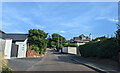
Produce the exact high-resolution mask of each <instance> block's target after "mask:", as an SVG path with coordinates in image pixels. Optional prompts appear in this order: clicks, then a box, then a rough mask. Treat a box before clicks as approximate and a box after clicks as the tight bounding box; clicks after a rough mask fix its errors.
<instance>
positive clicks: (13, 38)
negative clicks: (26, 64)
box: [1, 33, 28, 59]
mask: <svg viewBox="0 0 120 73" xmlns="http://www.w3.org/2000/svg"><path fill="white" fill-rule="evenodd" d="M1 34H2V37H1V39H2V40H3V41H4V47H3V48H4V55H5V59H10V58H11V57H16V58H23V57H26V51H27V37H28V34H8V33H1Z"/></svg>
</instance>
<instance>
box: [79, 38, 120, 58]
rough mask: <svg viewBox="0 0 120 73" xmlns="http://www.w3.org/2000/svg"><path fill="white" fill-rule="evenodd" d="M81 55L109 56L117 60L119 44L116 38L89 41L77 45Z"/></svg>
mask: <svg viewBox="0 0 120 73" xmlns="http://www.w3.org/2000/svg"><path fill="white" fill-rule="evenodd" d="M79 50H80V52H81V55H82V56H83V57H98V58H111V59H114V60H117V58H118V50H119V45H118V44H117V42H116V40H115V39H113V38H111V39H106V40H103V41H99V42H89V43H87V44H85V45H81V46H79Z"/></svg>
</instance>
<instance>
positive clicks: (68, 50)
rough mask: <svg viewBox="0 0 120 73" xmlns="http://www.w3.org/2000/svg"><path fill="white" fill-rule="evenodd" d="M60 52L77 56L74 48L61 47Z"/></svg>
mask: <svg viewBox="0 0 120 73" xmlns="http://www.w3.org/2000/svg"><path fill="white" fill-rule="evenodd" d="M62 52H63V53H70V54H77V48H76V47H63V48H62Z"/></svg>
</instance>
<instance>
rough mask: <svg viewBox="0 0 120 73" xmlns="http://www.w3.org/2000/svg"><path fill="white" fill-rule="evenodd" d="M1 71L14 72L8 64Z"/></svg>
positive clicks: (5, 72) (4, 72)
mask: <svg viewBox="0 0 120 73" xmlns="http://www.w3.org/2000/svg"><path fill="white" fill-rule="evenodd" d="M1 73H13V72H12V70H11V69H10V68H9V67H8V66H7V65H3V66H2V72H1Z"/></svg>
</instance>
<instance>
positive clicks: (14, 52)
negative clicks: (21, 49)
mask: <svg viewBox="0 0 120 73" xmlns="http://www.w3.org/2000/svg"><path fill="white" fill-rule="evenodd" d="M17 55H18V45H16V44H12V48H11V57H17Z"/></svg>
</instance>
